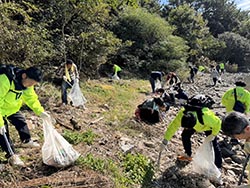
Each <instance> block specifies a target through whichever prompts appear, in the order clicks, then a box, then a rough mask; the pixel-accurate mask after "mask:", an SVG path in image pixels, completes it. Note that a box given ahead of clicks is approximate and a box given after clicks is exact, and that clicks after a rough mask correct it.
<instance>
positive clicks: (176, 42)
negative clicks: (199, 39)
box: [113, 8, 187, 73]
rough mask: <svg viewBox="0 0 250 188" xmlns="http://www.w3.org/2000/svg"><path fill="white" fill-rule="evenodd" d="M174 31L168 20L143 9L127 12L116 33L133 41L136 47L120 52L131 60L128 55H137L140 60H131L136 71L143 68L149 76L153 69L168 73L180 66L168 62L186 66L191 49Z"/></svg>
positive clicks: (125, 39) (120, 20)
mask: <svg viewBox="0 0 250 188" xmlns="http://www.w3.org/2000/svg"><path fill="white" fill-rule="evenodd" d="M173 29H174V28H173V27H172V26H170V25H169V24H168V22H166V21H165V20H164V19H162V18H160V17H159V16H158V15H156V14H150V13H149V12H148V11H146V10H144V9H142V8H138V9H126V10H125V11H124V13H123V14H122V15H121V16H120V18H119V19H118V22H117V24H116V25H115V26H114V29H113V30H114V32H115V33H116V34H117V36H118V37H119V38H121V39H122V40H124V41H127V40H129V41H132V42H133V44H132V46H131V47H130V48H127V50H124V51H122V52H121V53H119V56H120V57H128V56H126V55H125V54H133V55H134V56H137V57H138V58H137V60H136V58H133V60H136V61H127V62H128V63H127V64H128V66H131V67H133V71H135V70H138V69H143V71H145V72H147V73H149V72H150V71H151V70H152V69H162V70H166V69H167V70H166V71H168V67H174V66H175V67H177V65H169V64H168V62H169V61H170V60H171V59H174V61H173V62H177V64H181V63H184V62H185V60H186V57H187V46H186V45H185V42H184V40H182V39H181V38H179V37H177V36H173V35H172V33H173ZM130 57H131V56H130ZM163 62H165V63H163ZM138 71H139V70H138ZM140 72H141V71H140Z"/></svg>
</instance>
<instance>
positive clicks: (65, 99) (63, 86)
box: [61, 80, 74, 104]
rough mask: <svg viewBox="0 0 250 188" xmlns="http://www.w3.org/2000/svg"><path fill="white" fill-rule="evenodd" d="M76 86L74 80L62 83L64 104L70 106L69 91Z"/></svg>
mask: <svg viewBox="0 0 250 188" xmlns="http://www.w3.org/2000/svg"><path fill="white" fill-rule="evenodd" d="M73 84H74V80H72V81H71V82H66V81H65V80H63V81H62V86H61V88H62V91H61V92H62V93H61V95H62V103H65V104H68V100H67V89H68V88H71V87H72V86H73Z"/></svg>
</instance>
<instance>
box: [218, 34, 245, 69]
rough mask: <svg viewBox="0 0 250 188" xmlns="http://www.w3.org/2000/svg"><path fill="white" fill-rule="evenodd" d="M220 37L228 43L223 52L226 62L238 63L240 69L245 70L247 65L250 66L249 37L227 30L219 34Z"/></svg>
mask: <svg viewBox="0 0 250 188" xmlns="http://www.w3.org/2000/svg"><path fill="white" fill-rule="evenodd" d="M219 39H220V40H221V41H223V42H225V44H226V48H225V49H224V50H223V52H222V54H221V57H222V58H223V59H222V60H223V61H224V62H227V61H228V62H229V64H237V65H238V68H239V70H244V69H245V68H246V66H249V65H248V64H249V58H247V57H249V54H250V42H249V40H248V39H247V38H244V37H242V36H240V35H238V34H235V33H229V32H226V33H224V34H221V35H219Z"/></svg>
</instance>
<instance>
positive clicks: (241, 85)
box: [234, 81, 246, 87]
mask: <svg viewBox="0 0 250 188" xmlns="http://www.w3.org/2000/svg"><path fill="white" fill-rule="evenodd" d="M234 84H235V85H236V86H240V87H246V83H245V82H243V81H237V82H235V83H234Z"/></svg>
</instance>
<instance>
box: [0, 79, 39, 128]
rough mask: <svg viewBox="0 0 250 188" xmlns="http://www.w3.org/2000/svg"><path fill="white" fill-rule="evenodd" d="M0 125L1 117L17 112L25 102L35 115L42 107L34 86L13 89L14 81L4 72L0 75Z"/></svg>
mask: <svg viewBox="0 0 250 188" xmlns="http://www.w3.org/2000/svg"><path fill="white" fill-rule="evenodd" d="M0 83H1V84H0V127H1V126H3V125H4V121H3V117H5V116H10V115H12V114H14V113H16V112H18V111H19V110H20V108H21V106H22V104H23V102H24V103H25V104H27V106H28V107H29V108H31V109H32V110H33V111H34V113H35V114H36V115H40V114H41V113H42V112H43V111H44V109H43V107H42V106H41V104H40V102H39V100H38V96H37V94H36V93H35V91H34V87H29V88H27V89H25V90H15V84H14V81H12V82H11V84H10V81H9V79H8V77H7V76H6V75H5V74H1V75H0Z"/></svg>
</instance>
